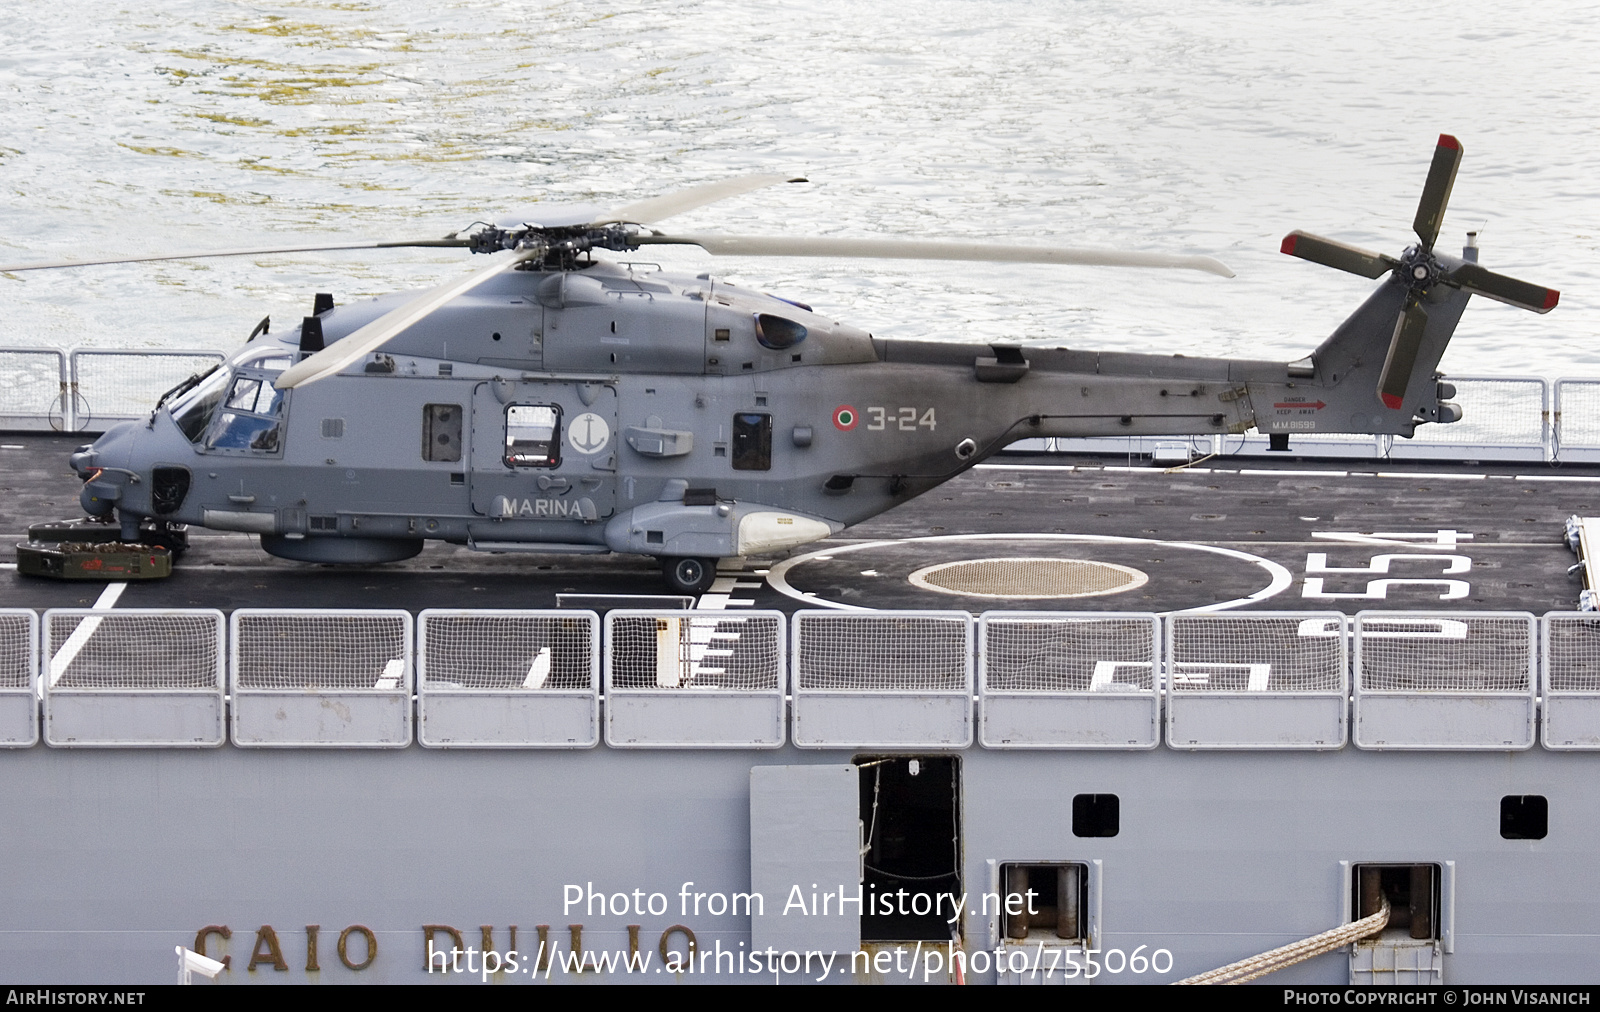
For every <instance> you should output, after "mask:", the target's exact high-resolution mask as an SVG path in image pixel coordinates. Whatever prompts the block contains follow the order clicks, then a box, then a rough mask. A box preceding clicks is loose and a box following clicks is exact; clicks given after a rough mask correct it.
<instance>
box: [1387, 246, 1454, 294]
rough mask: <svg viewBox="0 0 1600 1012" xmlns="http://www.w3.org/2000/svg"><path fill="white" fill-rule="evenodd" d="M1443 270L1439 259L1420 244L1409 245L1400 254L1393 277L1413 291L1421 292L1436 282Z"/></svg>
mask: <svg viewBox="0 0 1600 1012" xmlns="http://www.w3.org/2000/svg"><path fill="white" fill-rule="evenodd" d="M1443 272H1444V271H1443V268H1441V267H1440V266H1439V261H1438V260H1436V259H1434V256H1433V254H1432V253H1430V252H1429V251H1427V250H1425V249H1423V248H1422V247H1420V246H1409V247H1407V248H1406V251H1405V252H1404V253H1402V254H1401V255H1400V265H1399V267H1398V268H1397V269H1396V270H1395V277H1396V278H1398V279H1399V280H1400V281H1402V282H1404V283H1405V285H1406V286H1407V287H1408V288H1410V289H1411V290H1412V291H1413V292H1416V293H1418V294H1421V293H1422V292H1425V291H1427V290H1428V289H1430V288H1432V287H1433V286H1434V285H1435V284H1437V283H1438V281H1439V277H1440V275H1441V274H1443Z"/></svg>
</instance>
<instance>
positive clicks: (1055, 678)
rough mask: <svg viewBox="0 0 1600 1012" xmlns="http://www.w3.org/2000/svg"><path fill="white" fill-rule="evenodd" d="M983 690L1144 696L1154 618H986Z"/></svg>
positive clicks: (1149, 682)
mask: <svg viewBox="0 0 1600 1012" xmlns="http://www.w3.org/2000/svg"><path fill="white" fill-rule="evenodd" d="M981 628H982V632H981V635H982V636H983V646H984V675H983V684H984V690H985V691H996V692H1131V691H1146V692H1147V691H1149V690H1150V688H1151V686H1152V677H1151V676H1152V672H1153V670H1154V662H1155V656H1156V625H1155V619H1154V617H1153V616H1148V615H1146V616H1137V615H1129V616H1116V617H1109V616H1096V617H1092V618H1090V617H1074V616H1067V615H1060V616H1054V615H1053V616H1044V615H1030V616H1026V617H1023V616H1018V617H1015V618H1013V617H1009V616H996V615H990V616H986V617H985V619H984V622H983V624H982V627H981Z"/></svg>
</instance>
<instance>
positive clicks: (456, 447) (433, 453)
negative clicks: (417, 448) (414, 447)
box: [422, 404, 461, 462]
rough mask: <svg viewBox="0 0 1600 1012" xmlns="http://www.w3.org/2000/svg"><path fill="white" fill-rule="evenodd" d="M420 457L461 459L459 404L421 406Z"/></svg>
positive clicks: (424, 458)
mask: <svg viewBox="0 0 1600 1012" xmlns="http://www.w3.org/2000/svg"><path fill="white" fill-rule="evenodd" d="M422 459H423V460H441V461H452V462H453V461H457V460H460V459H461V405H459V404H428V405H424V406H423V408H422Z"/></svg>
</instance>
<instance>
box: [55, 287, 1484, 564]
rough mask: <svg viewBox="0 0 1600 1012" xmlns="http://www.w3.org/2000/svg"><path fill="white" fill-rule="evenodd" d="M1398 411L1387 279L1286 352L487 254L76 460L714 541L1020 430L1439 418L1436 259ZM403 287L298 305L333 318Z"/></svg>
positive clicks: (467, 520)
mask: <svg viewBox="0 0 1600 1012" xmlns="http://www.w3.org/2000/svg"><path fill="white" fill-rule="evenodd" d="M1435 292H1436V293H1437V294H1436V295H1434V296H1433V297H1432V298H1431V299H1430V305H1429V313H1430V317H1429V319H1430V323H1429V330H1428V333H1427V336H1426V339H1425V340H1424V342H1423V345H1424V346H1423V349H1422V354H1421V356H1420V358H1419V368H1418V369H1417V370H1416V374H1415V376H1414V377H1413V379H1412V382H1411V385H1410V388H1409V391H1408V394H1407V398H1406V401H1407V403H1406V410H1404V411H1394V410H1389V409H1385V408H1384V406H1383V405H1382V403H1381V402H1380V401H1379V399H1378V396H1377V392H1376V377H1377V370H1378V369H1379V368H1380V367H1381V366H1382V364H1383V350H1384V348H1385V347H1386V346H1387V345H1388V342H1389V338H1390V334H1391V332H1392V330H1393V321H1394V319H1395V317H1396V315H1397V313H1398V312H1399V309H1400V307H1401V306H1402V304H1403V300H1404V298H1405V294H1406V289H1405V287H1404V286H1403V285H1400V284H1390V283H1385V284H1381V285H1380V286H1379V288H1378V290H1377V291H1376V292H1374V293H1373V295H1372V296H1371V297H1370V298H1369V299H1368V300H1367V302H1366V303H1365V304H1364V305H1363V306H1362V307H1361V308H1360V309H1358V310H1357V311H1356V313H1355V314H1353V315H1352V316H1351V317H1350V319H1349V320H1347V321H1346V323H1345V324H1344V325H1343V326H1342V327H1341V328H1340V329H1339V330H1338V331H1336V332H1335V334H1334V335H1333V336H1332V337H1330V338H1329V339H1328V341H1327V342H1325V343H1324V345H1323V346H1322V347H1321V348H1319V349H1318V351H1317V352H1316V353H1314V354H1313V355H1312V356H1310V357H1308V358H1307V359H1306V360H1304V361H1302V362H1300V363H1294V364H1285V363H1282V362H1269V361H1253V360H1241V359H1222V358H1191V357H1185V356H1180V355H1171V356H1167V355H1140V354H1125V353H1106V352H1092V351H1077V350H1071V349H1068V348H1065V347H1040V346H1036V345H1031V344H1030V345H1029V346H1027V347H1025V348H1024V347H1020V346H1019V347H1005V346H988V345H974V344H961V343H954V342H912V341H885V340H879V339H874V338H873V337H872V336H871V335H870V334H868V333H866V332H865V331H863V330H860V329H857V328H854V327H850V326H847V325H844V324H841V323H838V322H835V321H833V320H830V319H827V318H825V317H823V316H821V315H818V314H816V313H814V312H811V311H810V310H809V309H807V308H806V307H803V306H801V305H799V304H797V303H792V302H788V301H785V300H782V299H777V298H774V297H772V296H769V295H765V294H761V293H759V292H755V291H753V290H750V289H746V288H743V287H739V286H734V285H730V284H727V283H726V282H722V281H717V280H713V279H712V278H710V277H709V276H707V275H699V276H688V275H676V274H669V273H665V272H660V271H653V270H652V271H639V270H635V269H634V268H633V267H630V266H628V265H623V264H612V263H596V264H594V265H592V266H588V267H586V268H585V269H581V270H574V271H559V272H556V271H552V272H545V271H539V270H516V271H508V272H505V273H504V274H502V275H500V276H498V277H496V278H494V279H493V280H492V281H490V282H489V283H486V284H484V285H481V286H480V287H478V288H476V289H475V290H473V291H472V292H471V293H470V294H468V295H465V296H462V297H459V298H457V299H456V300H454V301H452V302H450V303H449V304H447V305H446V306H444V307H443V308H442V309H439V310H437V311H435V312H434V313H432V314H431V315H429V316H427V317H426V318H424V319H423V320H421V321H420V322H419V323H417V324H416V325H414V326H412V327H411V328H410V329H408V330H406V331H404V332H402V333H400V334H399V335H398V336H396V337H395V338H393V339H392V340H390V341H389V342H388V343H387V344H386V345H385V346H384V347H383V349H382V350H381V351H379V352H375V353H372V354H369V355H367V356H366V357H365V359H364V360H363V361H362V362H360V363H359V364H357V365H353V366H351V367H349V368H347V369H346V370H344V371H343V372H342V373H340V374H338V375H336V376H330V377H328V378H326V379H324V380H321V381H319V382H315V383H308V384H303V385H301V386H299V387H296V388H295V389H293V390H291V391H277V390H275V389H274V388H273V387H272V379H273V378H274V377H275V376H276V375H277V374H278V373H279V372H281V370H283V369H284V368H287V367H288V366H289V365H290V364H292V363H293V362H294V361H296V360H298V359H299V358H300V357H301V356H302V346H301V342H300V340H299V338H298V335H289V336H287V337H285V338H281V339H274V338H262V339H258V340H256V341H253V342H251V343H249V344H247V345H246V346H245V347H244V348H243V349H241V350H240V351H239V352H237V353H235V354H234V355H233V356H232V357H231V358H230V360H229V362H228V363H227V364H225V365H224V366H222V367H220V368H219V370H218V371H216V372H215V373H213V374H211V375H209V376H207V377H205V378H203V379H202V380H201V381H200V382H199V383H198V384H197V385H195V386H193V387H192V388H191V389H189V390H185V391H182V392H180V393H178V394H175V395H173V396H171V397H169V398H168V400H167V401H166V403H165V404H164V405H163V406H162V407H160V408H159V409H157V410H156V411H154V412H153V413H152V415H151V417H150V419H149V420H148V422H145V423H126V424H124V425H121V426H119V427H117V428H115V429H113V430H111V431H109V432H107V433H106V434H105V435H104V436H103V437H102V438H101V439H100V440H99V441H98V442H97V443H96V444H94V446H93V447H92V448H91V449H89V450H87V451H80V453H79V454H78V455H77V456H75V458H74V466H75V467H76V468H77V469H78V471H79V473H80V474H82V475H84V476H85V477H86V478H87V479H88V481H87V484H86V486H85V491H84V504H85V506H86V508H88V509H89V510H90V512H91V513H94V512H99V513H100V514H101V515H108V514H109V513H110V511H111V510H112V509H116V510H117V511H119V512H120V513H121V514H122V516H123V520H124V526H125V527H126V526H128V524H129V521H130V518H133V519H134V520H135V522H136V518H138V517H143V516H153V517H156V518H157V519H158V520H163V521H166V522H170V523H187V524H192V525H203V526H206V527H210V528H213V529H221V530H236V531H248V532H252V533H257V534H260V535H261V536H262V543H263V547H265V548H266V549H267V550H268V551H270V552H272V553H273V554H277V555H281V556H284V557H288V558H295V559H302V560H305V561H315V562H381V561H388V560H393V559H399V558H405V557H407V556H409V555H412V554H415V552H416V551H417V550H419V549H420V546H421V544H422V542H423V541H424V540H427V539H440V540H445V541H450V542H455V543H461V544H469V545H472V546H474V547H479V548H491V549H496V550H507V549H517V548H521V549H524V550H547V551H564V552H604V551H624V552H637V553H642V554H647V555H656V556H663V557H702V558H720V557H729V556H736V555H744V554H758V553H762V552H767V551H777V550H781V549H784V548H789V547H793V546H795V545H798V544H803V543H805V542H808V541H812V540H816V539H819V538H822V537H826V536H828V535H829V534H833V533H837V532H838V531H840V530H842V529H843V528H844V527H847V526H849V525H851V524H854V523H857V522H860V521H862V520H865V519H866V518H868V517H871V516H874V515H876V514H878V513H881V512H883V511H884V510H886V509H889V508H891V507H893V506H895V505H896V504H898V503H901V502H904V501H906V500H907V499H910V498H912V497H913V496H916V495H918V494H920V493H922V492H925V491H927V490H928V489H931V488H933V487H935V486H937V485H939V484H940V483H942V482H944V481H946V480H948V479H949V478H951V477H954V476H955V475H957V474H959V473H960V472H962V471H963V470H965V469H967V468H968V467H971V466H972V465H974V464H976V463H978V462H979V461H981V460H982V459H984V458H985V457H987V456H988V455H990V454H992V453H994V452H996V451H997V450H1000V449H1002V448H1003V447H1005V446H1006V445H1008V444H1010V443H1013V442H1015V441H1017V440H1021V439H1027V438H1033V437H1040V436H1083V435H1140V434H1177V433H1192V434H1217V433H1239V432H1243V431H1245V430H1246V429H1249V428H1252V427H1256V428H1260V429H1261V430H1263V431H1269V432H1273V433H1289V432H1305V431H1335V432H1349V431H1355V432H1388V433H1394V434H1399V435H1410V434H1411V431H1412V429H1413V428H1414V426H1415V425H1416V424H1417V423H1418V422H1419V421H1427V420H1450V419H1449V417H1448V416H1446V417H1444V418H1441V417H1440V406H1439V402H1438V396H1437V391H1436V387H1437V382H1436V381H1437V376H1436V375H1435V373H1434V371H1433V367H1434V365H1436V364H1437V361H1438V357H1439V355H1440V354H1442V352H1443V350H1444V345H1445V343H1446V342H1447V341H1448V340H1449V337H1450V333H1451V331H1452V330H1453V328H1454V325H1455V322H1456V320H1457V319H1458V318H1459V316H1460V313H1461V310H1462V309H1463V308H1464V307H1465V304H1466V301H1467V295H1466V294H1465V293H1463V292H1460V291H1458V290H1456V289H1452V288H1447V287H1446V286H1439V287H1438V288H1437V289H1435ZM410 297H412V296H410V295H395V296H387V297H384V298H382V299H376V300H372V301H369V302H363V303H357V304H352V305H347V306H340V307H336V308H333V309H331V310H327V311H325V312H323V313H321V314H320V315H319V316H318V317H317V325H318V326H319V327H320V331H321V334H322V337H323V339H324V340H325V341H326V342H328V343H332V342H334V341H337V340H338V339H340V338H342V337H344V336H346V335H348V334H350V333H353V332H354V331H356V330H357V329H359V328H360V327H361V326H363V325H364V324H366V323H368V322H370V321H372V320H374V319H377V318H378V317H380V316H382V315H383V314H384V313H386V312H388V311H389V310H391V309H393V308H395V307H396V306H398V305H400V304H402V303H403V302H404V301H405V300H406V299H408V298H410Z"/></svg>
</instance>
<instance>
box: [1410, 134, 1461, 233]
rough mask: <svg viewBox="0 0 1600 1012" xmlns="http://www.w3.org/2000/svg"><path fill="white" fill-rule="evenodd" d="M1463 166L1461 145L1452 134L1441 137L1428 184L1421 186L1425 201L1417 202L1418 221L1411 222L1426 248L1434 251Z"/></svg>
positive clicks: (1435, 149)
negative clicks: (1458, 173) (1451, 194)
mask: <svg viewBox="0 0 1600 1012" xmlns="http://www.w3.org/2000/svg"><path fill="white" fill-rule="evenodd" d="M1460 167H1461V142H1460V141H1458V140H1456V139H1455V138H1454V137H1452V136H1450V135H1449V134H1440V135H1439V144H1438V146H1437V147H1435V148H1434V149H1433V164H1432V165H1430V166H1429V167H1428V181H1427V182H1426V183H1424V184H1423V187H1422V200H1420V201H1419V202H1418V203H1417V219H1416V221H1414V222H1412V223H1411V227H1412V229H1414V230H1415V231H1416V233H1417V238H1418V239H1421V240H1422V248H1423V249H1426V250H1432V249H1433V244H1434V242H1435V241H1436V240H1438V238H1439V226H1441V225H1443V224H1444V209H1445V207H1446V206H1447V205H1448V204H1449V203H1450V190H1451V189H1452V188H1453V187H1454V186H1455V185H1456V170H1457V169H1459V168H1460Z"/></svg>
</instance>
